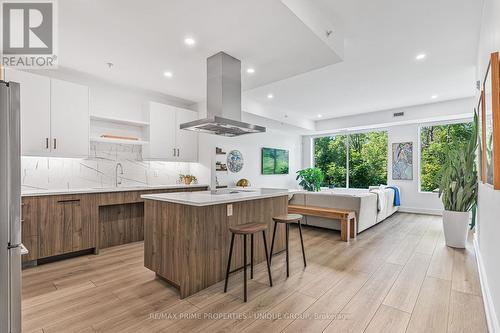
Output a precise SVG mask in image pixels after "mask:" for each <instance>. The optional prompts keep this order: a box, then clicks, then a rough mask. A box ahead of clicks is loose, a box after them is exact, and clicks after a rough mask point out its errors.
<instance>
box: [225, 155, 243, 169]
mask: <svg viewBox="0 0 500 333" xmlns="http://www.w3.org/2000/svg"><path fill="white" fill-rule="evenodd" d="M243 165H244V162H243V154H242V153H241V152H240V151H239V150H231V151H230V152H229V153H228V154H227V168H228V169H229V171H231V172H234V173H236V172H240V171H241V169H243Z"/></svg>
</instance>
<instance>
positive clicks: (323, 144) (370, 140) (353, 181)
mask: <svg viewBox="0 0 500 333" xmlns="http://www.w3.org/2000/svg"><path fill="white" fill-rule="evenodd" d="M348 156H349V157H348ZM314 161H315V166H316V167H317V168H320V169H321V171H322V172H323V174H324V175H325V180H324V183H323V186H329V187H347V180H349V187H351V188H368V187H369V186H371V185H380V184H386V183H387V132H382V131H379V132H369V133H356V134H349V135H337V136H327V137H319V138H315V139H314ZM348 161H349V163H347V162H348Z"/></svg>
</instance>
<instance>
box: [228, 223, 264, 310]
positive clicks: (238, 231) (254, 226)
mask: <svg viewBox="0 0 500 333" xmlns="http://www.w3.org/2000/svg"><path fill="white" fill-rule="evenodd" d="M266 230H267V224H265V223H255V222H252V223H245V224H240V225H235V226H230V227H229V231H231V245H230V246H229V258H228V260H227V268H226V281H225V283H224V292H227V284H228V282H229V274H230V273H233V272H236V271H238V270H239V269H235V270H234V271H231V257H232V255H233V246H234V236H235V235H242V236H243V301H245V302H246V301H247V235H250V279H253V235H254V234H256V233H259V232H262V239H263V240H264V253H265V256H266V263H267V274H268V275H269V285H270V286H271V287H272V286H273V279H272V277H271V263H270V261H269V256H268V254H267V240H266Z"/></svg>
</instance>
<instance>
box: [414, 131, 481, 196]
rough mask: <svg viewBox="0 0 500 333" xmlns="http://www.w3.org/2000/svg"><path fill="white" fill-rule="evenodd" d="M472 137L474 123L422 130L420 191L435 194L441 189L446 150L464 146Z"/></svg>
mask: <svg viewBox="0 0 500 333" xmlns="http://www.w3.org/2000/svg"><path fill="white" fill-rule="evenodd" d="M471 135H472V123H470V122H467V123H459V124H447V125H435V126H426V127H422V128H420V190H421V191H424V192H434V191H437V190H438V188H439V181H440V175H439V173H440V170H441V166H442V165H443V164H444V162H445V150H446V148H447V147H451V146H453V145H454V144H464V143H466V142H467V141H469V139H470V137H471Z"/></svg>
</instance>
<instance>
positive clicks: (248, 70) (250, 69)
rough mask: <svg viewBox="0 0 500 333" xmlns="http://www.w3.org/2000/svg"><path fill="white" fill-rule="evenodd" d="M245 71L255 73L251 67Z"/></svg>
mask: <svg viewBox="0 0 500 333" xmlns="http://www.w3.org/2000/svg"><path fill="white" fill-rule="evenodd" d="M247 73H248V74H253V73H255V69H253V68H247Z"/></svg>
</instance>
